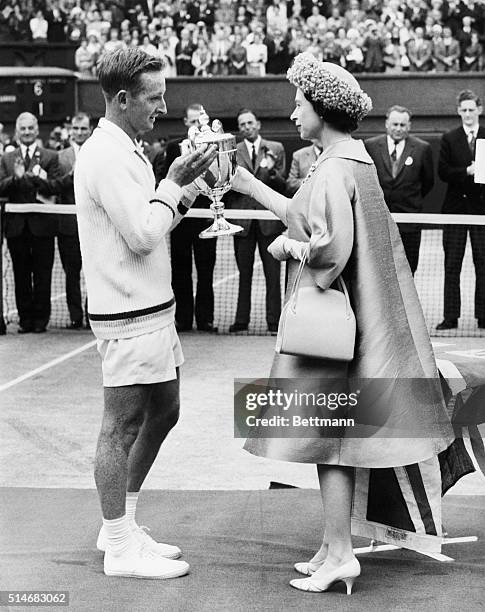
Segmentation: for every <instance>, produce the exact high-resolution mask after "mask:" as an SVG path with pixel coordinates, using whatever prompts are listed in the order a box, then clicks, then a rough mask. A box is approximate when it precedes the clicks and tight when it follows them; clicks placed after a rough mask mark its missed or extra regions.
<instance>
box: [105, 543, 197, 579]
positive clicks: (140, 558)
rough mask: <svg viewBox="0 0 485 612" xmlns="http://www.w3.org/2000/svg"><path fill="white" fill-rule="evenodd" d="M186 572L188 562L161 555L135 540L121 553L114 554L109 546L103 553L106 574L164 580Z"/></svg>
mask: <svg viewBox="0 0 485 612" xmlns="http://www.w3.org/2000/svg"><path fill="white" fill-rule="evenodd" d="M133 540H134V539H133ZM188 572H189V564H188V563H186V562H185V561H174V560H173V559H166V558H165V557H161V556H160V554H157V553H156V552H153V550H152V549H151V548H150V547H149V546H146V545H145V544H140V543H139V542H137V541H136V540H134V541H133V546H130V548H129V549H128V550H127V551H126V552H125V553H123V554H122V555H114V554H113V553H112V552H111V550H110V549H109V548H108V550H106V552H105V553H104V573H105V574H106V575H107V576H122V577H126V578H144V579H148V580H166V579H168V578H178V577H179V576H184V575H185V574H187V573H188Z"/></svg>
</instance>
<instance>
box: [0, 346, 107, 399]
mask: <svg viewBox="0 0 485 612" xmlns="http://www.w3.org/2000/svg"><path fill="white" fill-rule="evenodd" d="M96 342H97V341H96V340H92V341H91V342H88V343H87V344H83V345H82V346H80V347H79V348H77V349H74V350H73V351H69V353H66V354H65V355H61V356H60V357H57V358H56V359H53V360H52V361H48V362H47V363H45V364H44V365H42V366H40V367H39V368H35V370H30V372H27V373H26V374H22V376H19V377H17V378H14V379H13V380H10V381H9V382H7V383H5V384H3V385H0V393H1V392H2V391H5V390H6V389H10V387H14V386H15V385H18V384H19V383H21V382H23V381H24V380H27V379H29V378H32V376H36V375H37V374H40V373H41V372H44V371H45V370H48V369H49V368H52V367H54V366H56V365H57V364H58V363H62V362H63V361H66V360H67V359H70V358H71V357H75V356H76V355H79V353H83V352H84V351H87V350H88V349H90V348H91V347H93V346H96Z"/></svg>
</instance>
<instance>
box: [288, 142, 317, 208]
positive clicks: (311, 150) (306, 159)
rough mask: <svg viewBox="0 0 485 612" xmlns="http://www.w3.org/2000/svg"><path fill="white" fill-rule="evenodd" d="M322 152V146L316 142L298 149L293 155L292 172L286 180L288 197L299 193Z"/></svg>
mask: <svg viewBox="0 0 485 612" xmlns="http://www.w3.org/2000/svg"><path fill="white" fill-rule="evenodd" d="M321 152H322V148H321V146H320V144H319V143H318V142H316V141H314V142H313V144H312V145H310V146H308V147H303V148H302V149H298V151H295V152H294V153H293V157H292V160H291V167H290V171H289V173H288V178H287V179H286V195H287V196H288V197H289V198H291V197H292V196H293V195H294V194H295V193H296V192H297V191H298V189H299V188H300V185H301V182H302V181H303V179H304V178H305V176H306V175H307V174H308V171H309V170H310V168H311V165H312V164H313V163H315V162H316V160H317V159H318V157H319V155H320V153H321Z"/></svg>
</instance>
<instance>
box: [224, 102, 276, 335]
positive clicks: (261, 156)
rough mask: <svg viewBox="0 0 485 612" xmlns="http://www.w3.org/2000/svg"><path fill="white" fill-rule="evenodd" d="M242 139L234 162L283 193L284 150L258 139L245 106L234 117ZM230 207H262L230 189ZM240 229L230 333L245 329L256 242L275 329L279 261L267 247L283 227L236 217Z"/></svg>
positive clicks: (268, 315)
mask: <svg viewBox="0 0 485 612" xmlns="http://www.w3.org/2000/svg"><path fill="white" fill-rule="evenodd" d="M237 124H238V128H239V132H240V134H241V136H242V137H243V139H244V140H243V141H242V142H240V143H239V144H238V145H237V163H238V164H239V165H240V166H242V167H243V168H247V169H248V170H249V171H250V172H252V174H254V175H255V176H256V177H258V179H259V180H260V181H263V182H264V183H266V184H267V185H269V186H270V187H272V188H273V189H276V190H277V191H279V192H281V193H284V191H285V188H286V182H285V178H284V175H285V151H284V149H283V145H282V144H281V143H280V142H275V141H273V140H266V139H265V138H261V136H260V134H259V132H260V130H261V123H260V121H258V118H257V117H256V115H255V114H254V113H253V112H252V111H251V110H249V109H242V110H240V111H239V113H238V116H237ZM229 205H230V206H231V207H232V208H242V209H254V210H263V207H262V206H261V205H260V204H259V203H258V202H256V200H253V199H252V198H250V197H249V196H247V195H243V194H240V193H236V192H232V193H231V197H230V199H229ZM237 223H239V225H242V227H243V231H242V232H240V233H239V234H236V235H235V236H234V251H235V255H236V263H237V267H238V270H239V293H238V299H237V310H236V319H235V321H234V323H233V324H232V325H231V326H230V328H229V331H230V332H238V331H244V330H247V329H248V325H249V319H250V312H251V284H252V280H253V266H254V252H255V250H256V245H258V249H259V255H260V257H261V260H262V262H263V270H264V276H265V279H266V322H267V324H268V330H269V331H270V332H276V331H277V330H278V320H279V317H280V314H281V284H280V262H279V261H277V260H276V259H274V257H272V256H271V255H270V254H269V253H268V246H269V245H270V244H271V242H273V240H274V239H275V238H276V236H278V235H279V234H281V232H282V230H283V229H284V226H283V224H282V223H281V222H280V221H258V220H256V219H252V220H248V219H244V220H239V221H237Z"/></svg>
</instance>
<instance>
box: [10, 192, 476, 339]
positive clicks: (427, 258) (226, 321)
mask: <svg viewBox="0 0 485 612" xmlns="http://www.w3.org/2000/svg"><path fill="white" fill-rule="evenodd" d="M11 212H22V213H26V214H27V213H29V212H42V213H52V212H56V213H57V214H70V215H72V214H75V206H67V205H59V204H53V205H49V204H37V205H32V204H6V205H5V206H4V215H8V214H10V213H11ZM211 216H212V214H211V212H210V211H209V210H203V209H195V210H191V211H189V217H202V218H207V221H208V225H209V220H210V218H211ZM225 216H226V218H228V219H241V218H246V219H248V218H249V219H254V220H258V219H274V218H275V217H274V216H273V215H272V213H269V212H267V211H255V210H243V211H237V210H226V213H225ZM393 217H394V219H395V220H396V221H397V222H398V223H402V224H413V225H414V226H415V228H418V227H419V228H421V229H422V238H421V247H420V252H419V265H418V268H417V271H416V274H415V277H414V278H415V283H416V287H417V291H418V294H419V297H420V300H421V304H422V307H423V311H424V315H425V319H426V322H427V326H428V330H429V332H430V334H431V335H433V336H443V337H457V336H461V337H480V336H484V337H485V329H480V328H478V327H477V321H476V319H475V312H474V299H475V298H474V296H475V269H474V264H473V258H472V249H471V244H470V237H469V236H468V237H467V242H466V248H465V254H464V258H463V264H462V269H461V317H460V320H459V325H458V328H457V329H451V330H443V331H437V330H436V329H435V327H436V325H437V324H438V323H439V322H440V321H441V320H442V319H443V287H444V255H443V247H442V233H443V227H445V226H447V227H458V226H466V227H471V226H474V227H475V226H479V227H483V228H485V215H484V216H483V217H481V216H479V215H473V216H472V215H437V214H416V215H414V214H395V215H393ZM484 231H485V229H484ZM168 243H170V241H169V240H168ZM1 260H2V261H1V265H2V270H1V271H2V274H1V278H2V297H3V299H2V304H3V319H4V321H5V323H6V324H7V325H8V324H15V323H17V322H18V316H17V309H16V305H15V285H14V276H13V269H12V261H11V258H10V254H9V252H8V248H7V245H6V241H5V240H3V242H2V256H1ZM284 268H285V267H284V266H282V269H281V287H282V292H283V290H284V285H285V282H284V279H285V269H284ZM196 277H197V272H196V269H195V266H194V267H193V278H194V288H195V287H196V283H195V279H196ZM238 285H239V273H238V269H237V266H236V260H235V256H234V244H233V239H232V238H230V237H222V238H219V239H218V240H217V256H216V266H215V269H214V282H213V286H214V300H215V308H214V325H216V326H217V327H218V328H219V332H221V333H226V332H228V331H229V326H230V325H231V324H232V323H234V319H235V312H236V307H237V296H238ZM81 287H82V293H83V303H84V297H85V295H86V289H85V283H84V278H83V277H82V274H81ZM265 296H266V283H265V277H264V273H263V266H262V262H261V259H260V257H259V254H258V253H257V252H256V254H255V261H254V270H253V282H252V291H251V320H250V324H249V328H248V331H247V332H238V333H242V334H246V333H247V334H251V335H261V334H266V333H268V331H267V324H266V306H265ZM282 298H283V296H282ZM51 306H52V312H51V319H50V327H58V328H62V327H65V326H66V325H68V324H69V313H68V310H67V305H66V293H65V275H64V271H63V269H62V265H61V262H60V258H59V255H58V251H57V248H56V256H55V261H54V268H53V274H52V285H51ZM0 314H2V313H0Z"/></svg>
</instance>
